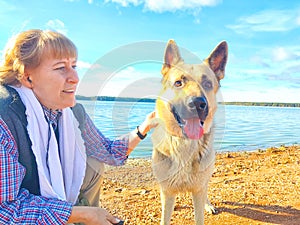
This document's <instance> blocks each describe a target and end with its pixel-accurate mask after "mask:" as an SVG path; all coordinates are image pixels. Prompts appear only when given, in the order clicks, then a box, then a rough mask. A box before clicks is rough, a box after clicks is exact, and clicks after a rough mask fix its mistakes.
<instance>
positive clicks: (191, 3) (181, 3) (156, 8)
mask: <svg viewBox="0 0 300 225" xmlns="http://www.w3.org/2000/svg"><path fill="white" fill-rule="evenodd" d="M108 2H113V3H117V4H120V5H121V6H122V7H128V6H130V5H134V6H138V5H144V9H145V10H149V11H153V12H157V13H162V12H166V11H168V12H174V11H177V10H191V11H192V12H193V13H194V14H197V13H198V12H199V10H200V9H201V8H202V7H205V6H215V5H217V4H219V3H221V2H222V0H165V1H162V0H105V3H108Z"/></svg>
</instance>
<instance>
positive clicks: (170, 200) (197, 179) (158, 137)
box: [152, 40, 227, 225]
mask: <svg viewBox="0 0 300 225" xmlns="http://www.w3.org/2000/svg"><path fill="white" fill-rule="evenodd" d="M226 62H227V43H226V42H221V43H220V44H219V45H218V46H217V47H216V48H215V49H214V50H213V51H212V53H211V54H210V55H209V57H208V58H207V59H206V60H205V61H204V62H202V63H201V64H199V65H196V64H185V63H184V61H183V59H182V58H181V56H180V53H179V49H178V47H177V45H176V43H175V41H173V40H170V41H169V42H168V44H167V47H166V50H165V60H164V65H163V68H162V75H163V79H162V91H161V93H160V95H159V97H158V99H157V101H156V114H157V117H158V121H159V125H158V126H157V127H156V128H155V130H154V131H153V134H152V142H153V146H154V147H153V173H154V175H155V177H156V178H157V181H158V183H159V184H160V187H161V202H162V218H161V225H168V224H170V221H171V215H172V212H173V209H174V203H175V197H176V194H177V193H179V192H191V193H192V198H193V204H194V210H195V221H196V224H197V225H202V224H204V209H205V208H206V210H208V211H210V212H212V213H214V212H215V210H214V208H213V206H212V205H210V203H209V202H208V199H207V186H208V182H209V180H210V178H211V175H212V173H213V170H214V162H215V151H214V149H213V138H214V137H213V133H214V132H213V117H214V114H215V112H216V109H217V101H216V93H217V91H218V89H219V82H220V79H222V78H223V77H224V72H225V65H226ZM178 81H184V82H182V83H183V85H182V86H181V85H180V87H177V86H176V85H178V84H181V83H178ZM177 83H178V84H177ZM193 96H195V97H197V96H204V97H205V98H206V100H207V104H208V107H209V108H208V114H207V116H206V118H205V121H204V126H203V129H204V135H203V136H202V137H201V138H200V139H199V140H197V139H196V140H195V139H189V138H187V137H186V136H185V135H184V134H183V132H182V129H181V127H180V126H179V125H178V122H177V120H176V119H175V117H174V115H173V113H172V107H173V106H174V105H176V106H179V107H180V106H182V107H183V109H184V107H186V105H187V104H188V99H189V98H190V97H193ZM183 113H184V111H183Z"/></svg>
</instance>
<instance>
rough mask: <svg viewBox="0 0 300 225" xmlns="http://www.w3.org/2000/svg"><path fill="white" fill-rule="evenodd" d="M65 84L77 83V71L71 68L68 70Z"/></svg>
mask: <svg viewBox="0 0 300 225" xmlns="http://www.w3.org/2000/svg"><path fill="white" fill-rule="evenodd" d="M67 82H70V83H78V82H79V77H78V73H77V70H76V69H75V68H73V67H71V69H70V70H69V75H68V78H67Z"/></svg>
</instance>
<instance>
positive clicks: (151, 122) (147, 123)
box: [139, 111, 157, 135]
mask: <svg viewBox="0 0 300 225" xmlns="http://www.w3.org/2000/svg"><path fill="white" fill-rule="evenodd" d="M155 116H156V113H155V111H153V112H151V113H149V114H148V115H147V116H146V118H145V120H144V122H143V123H142V124H141V125H140V126H139V131H140V132H141V134H142V135H145V134H147V133H148V132H149V131H150V130H151V129H152V128H154V127H156V126H157V121H156V120H155Z"/></svg>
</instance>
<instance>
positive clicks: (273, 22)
mask: <svg viewBox="0 0 300 225" xmlns="http://www.w3.org/2000/svg"><path fill="white" fill-rule="evenodd" d="M28 29H50V30H56V31H59V32H62V33H63V34H65V35H66V36H68V37H69V38H70V39H71V40H72V41H73V42H74V43H75V44H76V46H77V48H78V52H79V57H78V64H77V69H78V74H79V77H80V79H81V81H80V83H79V87H78V90H77V94H79V95H86V96H94V95H111V96H129V97H141V98H143V97H155V96H156V95H157V94H158V92H159V90H160V79H161V76H162V75H161V73H160V69H161V65H162V63H163V57H164V48H165V46H166V43H167V41H168V40H169V39H173V40H175V41H176V43H177V45H178V46H179V47H180V51H181V53H182V56H183V58H184V59H185V62H186V63H201V60H203V59H205V58H206V57H208V56H209V54H210V53H211V51H212V50H213V49H214V48H215V47H216V46H217V45H218V43H219V42H221V41H223V40H225V41H227V43H228V47H229V55H228V62H227V66H226V71H225V78H224V79H223V80H222V81H221V89H220V93H219V96H220V98H221V99H222V100H224V101H247V102H250V101H252V102H290V103H299V102H300V93H299V90H300V2H299V1H297V0H289V1H286V0H272V1H270V0H252V1H237V0H165V1H162V0H104V1H101V0H43V1H40V0H31V1H29V0H9V1H8V0H0V30H1V34H0V49H1V55H2V54H3V50H4V48H5V45H6V42H7V41H8V39H9V38H10V37H12V36H13V35H16V34H17V33H19V32H21V31H24V30H28ZM190 61H191V62H190ZM192 61H193V62H192Z"/></svg>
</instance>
